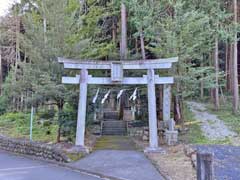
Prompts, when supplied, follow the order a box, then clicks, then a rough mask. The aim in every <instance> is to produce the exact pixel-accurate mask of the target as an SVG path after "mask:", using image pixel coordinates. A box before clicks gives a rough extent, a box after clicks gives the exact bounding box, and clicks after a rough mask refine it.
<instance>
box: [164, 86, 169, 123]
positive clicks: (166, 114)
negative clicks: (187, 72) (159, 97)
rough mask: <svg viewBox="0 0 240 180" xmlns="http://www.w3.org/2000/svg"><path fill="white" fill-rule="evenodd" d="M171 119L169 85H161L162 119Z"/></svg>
mask: <svg viewBox="0 0 240 180" xmlns="http://www.w3.org/2000/svg"><path fill="white" fill-rule="evenodd" d="M170 119H171V85H169V84H164V85H163V120H164V121H169V120H170Z"/></svg>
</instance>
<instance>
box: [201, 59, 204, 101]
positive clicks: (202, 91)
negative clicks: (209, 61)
mask: <svg viewBox="0 0 240 180" xmlns="http://www.w3.org/2000/svg"><path fill="white" fill-rule="evenodd" d="M200 66H201V67H203V62H201V65H200ZM201 77H202V78H203V77H204V74H203V73H202V74H201ZM200 98H201V99H202V100H203V98H204V81H203V80H201V82H200Z"/></svg>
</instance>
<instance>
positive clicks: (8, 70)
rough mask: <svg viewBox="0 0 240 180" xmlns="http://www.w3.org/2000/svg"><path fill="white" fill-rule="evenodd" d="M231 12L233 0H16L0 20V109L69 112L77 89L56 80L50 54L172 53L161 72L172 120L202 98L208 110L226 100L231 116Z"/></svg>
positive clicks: (58, 71) (234, 48)
mask: <svg viewBox="0 0 240 180" xmlns="http://www.w3.org/2000/svg"><path fill="white" fill-rule="evenodd" d="M238 14H239V13H238V4H237V0H122V1H119V0H21V2H20V3H17V4H15V5H14V6H13V7H12V8H11V10H10V13H9V14H7V15H6V16H5V17H1V19H0V33H1V36H0V64H1V66H0V93H1V96H0V114H4V113H5V112H9V111H17V112H18V111H29V110H30V108H31V106H34V107H48V106H50V105H55V106H56V107H57V109H58V113H59V114H61V113H62V112H63V111H64V105H65V104H66V103H67V104H68V106H70V107H71V108H72V109H73V110H76V108H77V99H78V98H76V97H77V96H78V93H77V91H78V87H75V86H64V85H63V84H62V83H61V77H62V75H63V73H64V71H63V69H62V67H61V66H60V65H59V64H58V62H57V57H67V58H73V59H94V60H106V61H107V60H124V59H130V60H134V59H156V58H168V57H175V56H178V57H179V63H178V64H176V65H175V67H174V69H172V70H171V71H170V72H164V73H165V74H166V73H169V74H172V75H174V77H175V79H176V83H175V85H174V87H173V89H174V90H173V97H174V98H173V102H174V112H176V115H175V120H177V121H178V122H182V121H183V118H184V117H183V114H182V109H183V107H184V105H183V101H184V100H185V99H188V98H195V99H197V100H208V99H210V100H211V102H213V104H214V107H215V109H216V110H218V109H219V107H220V105H221V103H226V102H227V101H228V100H231V101H232V103H231V104H232V111H233V113H234V114H237V113H238V109H239V85H238V32H240V29H239V24H238ZM69 73H70V74H71V73H72V74H74V72H71V71H70V72H69ZM93 73H98V72H93ZM91 88H95V87H91ZM159 93H160V92H159ZM59 117H60V116H59ZM61 124H62V122H61V119H59V127H61Z"/></svg>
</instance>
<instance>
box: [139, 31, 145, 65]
mask: <svg viewBox="0 0 240 180" xmlns="http://www.w3.org/2000/svg"><path fill="white" fill-rule="evenodd" d="M140 41H141V53H142V58H143V59H144V60H145V59H146V52H145V45H144V34H143V30H141V32H140Z"/></svg>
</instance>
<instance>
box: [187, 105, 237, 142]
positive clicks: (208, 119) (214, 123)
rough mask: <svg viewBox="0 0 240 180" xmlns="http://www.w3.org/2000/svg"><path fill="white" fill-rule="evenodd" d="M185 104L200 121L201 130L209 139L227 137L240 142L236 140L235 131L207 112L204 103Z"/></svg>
mask: <svg viewBox="0 0 240 180" xmlns="http://www.w3.org/2000/svg"><path fill="white" fill-rule="evenodd" d="M187 104H188V106H189V108H190V110H191V111H192V112H193V114H194V116H195V119H196V120H198V121H200V122H201V130H202V132H203V134H204V135H205V136H206V137H207V138H208V139H209V140H213V141H214V140H224V139H226V138H229V139H230V141H231V142H234V144H236V143H239V144H240V142H236V139H237V133H235V132H233V131H232V130H230V129H229V128H228V127H227V126H226V125H225V124H224V122H223V121H222V120H220V119H219V118H218V117H217V115H215V114H212V113H210V112H208V111H207V108H206V106H205V105H204V104H202V103H198V102H187Z"/></svg>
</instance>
